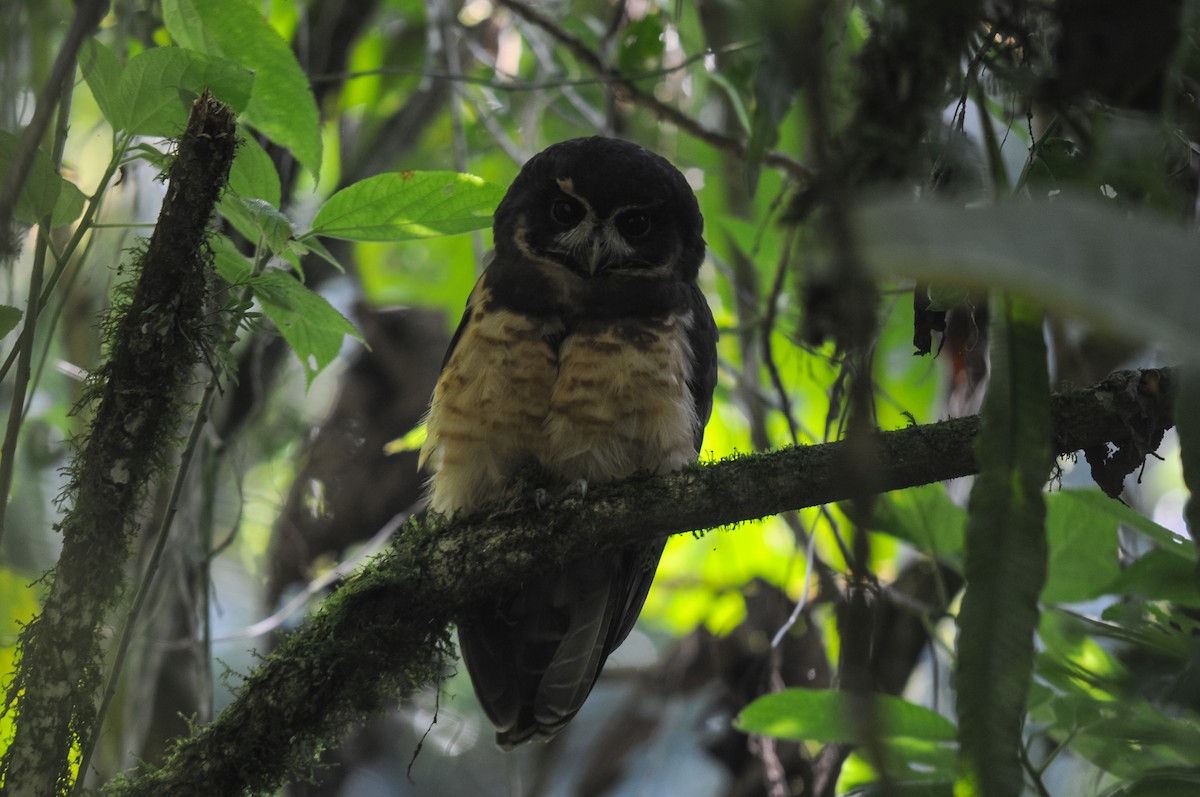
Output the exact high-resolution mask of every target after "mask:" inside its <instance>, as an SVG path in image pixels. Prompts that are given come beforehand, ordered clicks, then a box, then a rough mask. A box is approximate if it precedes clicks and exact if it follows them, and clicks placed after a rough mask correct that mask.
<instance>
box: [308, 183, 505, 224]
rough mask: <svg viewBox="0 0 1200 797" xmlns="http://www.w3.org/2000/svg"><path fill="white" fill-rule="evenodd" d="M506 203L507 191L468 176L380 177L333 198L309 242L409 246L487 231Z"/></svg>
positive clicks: (319, 212)
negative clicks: (327, 240)
mask: <svg viewBox="0 0 1200 797" xmlns="http://www.w3.org/2000/svg"><path fill="white" fill-rule="evenodd" d="M503 198H504V189H502V188H499V187H498V186H495V185H492V184H491V183H487V182H484V181H483V180H481V179H480V178H478V177H475V176H474V175H470V174H458V173H457V172H399V173H390V174H380V175H376V176H375V177H369V178H367V179H366V180H360V181H359V182H357V183H355V184H354V185H351V186H347V187H346V188H343V189H342V190H341V191H338V192H337V193H336V194H334V195H333V196H331V197H330V198H329V200H328V201H327V202H326V203H325V204H324V205H323V206H322V207H321V209H320V210H319V211H317V216H316V218H314V219H313V225H312V230H311V231H310V232H309V233H306V234H305V237H308V236H310V235H326V236H329V237H330V238H344V239H346V240H349V241H408V240H413V239H416V238H432V237H436V236H439V235H456V234H458V233H463V232H469V231H471V230H478V229H481V228H484V227H488V226H489V225H490V224H491V220H492V211H494V210H495V208H496V205H498V204H499V203H500V200H501V199H503Z"/></svg>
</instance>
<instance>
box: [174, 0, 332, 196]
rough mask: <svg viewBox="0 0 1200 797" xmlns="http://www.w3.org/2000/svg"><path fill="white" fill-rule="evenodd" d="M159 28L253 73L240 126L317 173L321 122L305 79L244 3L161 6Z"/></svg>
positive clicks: (186, 0)
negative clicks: (258, 133) (246, 126)
mask: <svg viewBox="0 0 1200 797" xmlns="http://www.w3.org/2000/svg"><path fill="white" fill-rule="evenodd" d="M162 5H163V24H164V25H165V26H166V28H167V32H168V33H170V34H171V38H172V39H174V40H175V41H176V42H178V43H179V44H181V45H182V46H184V47H188V48H190V49H193V50H198V51H200V52H203V53H207V54H209V55H214V56H222V57H224V58H229V59H231V60H234V61H237V62H238V63H239V64H241V65H242V66H244V67H247V68H249V69H250V70H252V71H253V72H254V75H255V82H254V93H253V95H252V96H251V97H250V103H249V105H247V106H246V110H245V112H244V113H242V115H241V117H242V121H243V122H245V123H247V124H249V125H252V126H253V127H255V128H257V129H258V130H261V131H262V132H263V133H265V134H266V135H267V137H268V138H270V139H271V140H272V141H275V142H277V143H279V144H282V145H283V146H285V147H287V148H288V149H290V150H291V151H292V154H294V155H295V156H296V159H297V160H299V161H300V162H301V163H302V164H304V166H305V168H307V169H308V170H309V171H310V172H312V173H313V174H314V175H317V174H320V171H321V121H320V116H319V114H318V112H317V101H316V99H315V98H314V97H313V93H312V89H311V88H310V87H309V84H308V78H307V77H306V76H305V74H304V70H302V69H301V68H300V64H299V63H298V62H297V61H296V56H295V54H294V53H293V52H292V49H291V48H290V47H289V46H288V44H287V42H285V41H284V40H283V38H282V37H281V36H280V35H279V33H278V32H277V31H276V30H275V29H274V28H273V27H271V25H270V24H269V23H268V22H267V21H266V20H265V19H263V16H262V12H261V11H259V9H258V8H257V7H256V6H254V5H252V4H251V3H248V2H246V0H163V4H162Z"/></svg>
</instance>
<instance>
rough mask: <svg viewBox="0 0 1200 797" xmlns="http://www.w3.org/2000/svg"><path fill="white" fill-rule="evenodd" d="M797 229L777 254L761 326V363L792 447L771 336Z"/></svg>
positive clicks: (788, 407)
mask: <svg viewBox="0 0 1200 797" xmlns="http://www.w3.org/2000/svg"><path fill="white" fill-rule="evenodd" d="M797 229H798V228H796V227H789V228H788V231H787V235H786V236H785V238H784V242H783V251H782V252H780V254H779V263H778V265H777V266H776V268H775V279H774V281H773V282H772V284H771V292H770V293H769V294H767V314H766V316H765V317H764V318H763V325H762V350H763V363H764V364H765V365H766V366H767V374H768V375H770V377H771V384H772V385H773V386H774V388H775V392H776V394H777V395H778V396H779V409H780V411H781V412H782V413H783V418H784V420H786V421H787V425H788V432H789V433H790V434H791V436H792V445H798V444H799V443H800V438H799V437H798V436H797V432H796V419H795V418H794V417H793V416H792V400H791V398H790V397H789V396H788V392H787V387H786V386H785V385H784V384H783V375H782V374H781V373H780V372H779V364H778V363H777V362H775V347H774V345H773V344H772V342H771V336H772V334H773V333H774V332H775V321H776V319H777V318H778V317H779V300H780V298H781V297H782V296H783V286H784V284H785V282H786V280H787V275H788V271H789V269H788V265H789V264H790V263H791V253H792V244H793V243H794V242H795V238H796V231H797Z"/></svg>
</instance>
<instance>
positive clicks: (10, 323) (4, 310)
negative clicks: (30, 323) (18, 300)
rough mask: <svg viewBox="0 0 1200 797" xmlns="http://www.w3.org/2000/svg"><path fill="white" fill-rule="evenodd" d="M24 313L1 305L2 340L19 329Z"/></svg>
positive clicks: (0, 333)
mask: <svg viewBox="0 0 1200 797" xmlns="http://www.w3.org/2000/svg"><path fill="white" fill-rule="evenodd" d="M22 315H23V313H22V312H21V311H20V310H18V309H17V308H15V307H12V306H10V305H7V304H0V338H2V337H4V336H5V335H7V334H8V333H9V332H12V331H13V330H14V329H16V328H17V324H19V323H21V316H22Z"/></svg>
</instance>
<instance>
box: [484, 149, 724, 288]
mask: <svg viewBox="0 0 1200 797" xmlns="http://www.w3.org/2000/svg"><path fill="white" fill-rule="evenodd" d="M494 232H495V236H494V237H495V246H496V255H497V258H498V259H508V258H519V257H525V258H531V259H537V260H542V261H547V260H548V261H551V262H553V263H557V264H558V265H561V266H562V267H564V268H566V269H568V270H569V271H571V272H572V273H574V274H576V275H578V276H579V277H581V278H584V279H592V278H598V277H605V276H608V275H616V274H619V275H622V276H625V277H648V278H657V279H676V280H684V281H691V280H694V279H695V278H696V273H697V272H698V271H699V269H700V263H701V261H703V259H704V239H703V237H702V236H703V232H704V219H703V217H702V216H701V215H700V207H699V205H698V204H697V202H696V196H695V194H693V193H692V189H691V188H690V187H689V186H688V184H687V181H686V180H685V179H684V177H683V175H682V174H680V173H679V170H678V169H676V168H675V167H674V166H672V165H671V164H670V163H669V162H668V161H666V160H665V159H664V158H661V157H659V156H658V155H655V154H654V153H653V152H650V151H649V150H646V149H643V148H642V147H639V146H637V145H636V144H631V143H629V142H627V141H621V140H618V139H611V138H602V137H599V136H597V137H593V138H577V139H573V140H571V141H564V142H562V143H560V144H555V145H554V146H552V147H549V148H548V149H546V150H545V151H543V152H541V153H539V154H538V155H536V156H534V157H533V158H531V159H530V160H529V162H528V163H526V164H525V167H524V168H523V169H522V170H521V173H520V174H519V175H517V179H516V180H514V181H513V184H512V185H511V186H510V187H509V189H508V193H507V194H506V195H505V197H504V200H503V201H502V202H501V203H500V206H499V207H498V208H497V209H496V216H495V225H494Z"/></svg>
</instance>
